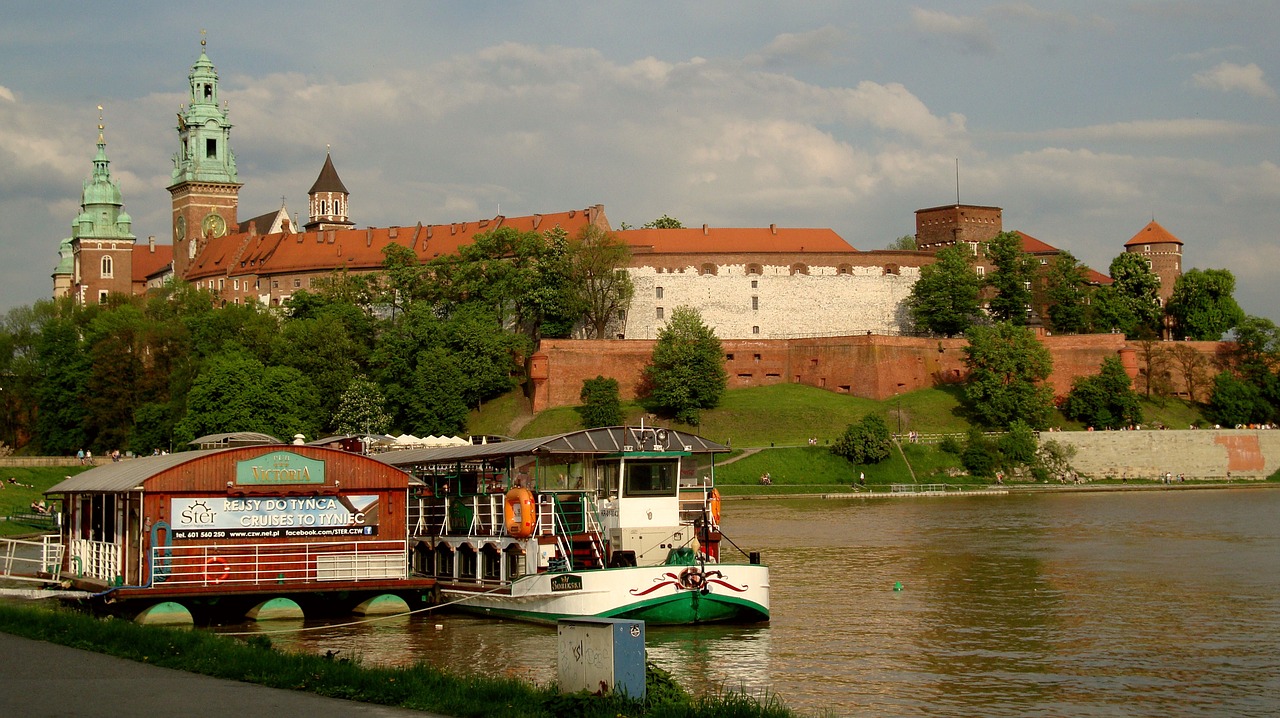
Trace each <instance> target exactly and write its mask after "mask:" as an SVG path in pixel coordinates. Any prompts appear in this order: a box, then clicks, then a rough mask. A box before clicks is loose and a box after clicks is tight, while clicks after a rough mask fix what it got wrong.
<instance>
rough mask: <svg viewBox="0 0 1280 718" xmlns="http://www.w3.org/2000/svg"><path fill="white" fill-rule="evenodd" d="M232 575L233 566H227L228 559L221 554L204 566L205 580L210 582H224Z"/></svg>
mask: <svg viewBox="0 0 1280 718" xmlns="http://www.w3.org/2000/svg"><path fill="white" fill-rule="evenodd" d="M230 575H231V568H230V567H229V566H227V560H226V559H225V558H223V557H221V556H214V557H213V558H211V559H209V562H208V563H206V564H205V566H204V580H205V581H207V582H209V583H214V584H217V583H222V582H223V581H225V580H227V577H228V576H230Z"/></svg>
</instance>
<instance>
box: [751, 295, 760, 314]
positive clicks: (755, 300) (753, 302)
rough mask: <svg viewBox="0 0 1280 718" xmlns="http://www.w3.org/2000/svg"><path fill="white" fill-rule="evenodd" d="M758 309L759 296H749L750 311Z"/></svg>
mask: <svg viewBox="0 0 1280 718" xmlns="http://www.w3.org/2000/svg"><path fill="white" fill-rule="evenodd" d="M759 309H760V297H752V298H751V310H752V311H757V310H759Z"/></svg>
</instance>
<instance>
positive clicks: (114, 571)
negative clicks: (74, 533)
mask: <svg viewBox="0 0 1280 718" xmlns="http://www.w3.org/2000/svg"><path fill="white" fill-rule="evenodd" d="M68 549H69V551H68V554H67V555H68V556H69V557H70V561H71V568H72V569H73V570H74V571H75V573H76V578H92V579H95V580H98V581H106V582H108V583H110V582H114V581H116V580H117V579H118V578H119V577H120V575H121V572H120V545H119V544H115V543H112V542H110V541H91V540H89V539H71V543H70V545H69V546H68Z"/></svg>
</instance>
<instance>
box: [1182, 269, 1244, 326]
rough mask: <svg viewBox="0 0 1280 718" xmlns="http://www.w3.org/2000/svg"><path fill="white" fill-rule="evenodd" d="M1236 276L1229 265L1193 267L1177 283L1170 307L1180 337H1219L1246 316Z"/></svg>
mask: <svg viewBox="0 0 1280 718" xmlns="http://www.w3.org/2000/svg"><path fill="white" fill-rule="evenodd" d="M1235 291H1236V278H1235V275H1233V274H1232V273H1231V272H1229V271H1227V270H1225V269H1192V270H1189V271H1187V272H1186V273H1185V274H1183V275H1182V276H1180V277H1178V281H1177V282H1175V283H1174V285H1173V296H1172V297H1170V298H1169V306H1168V307H1167V311H1168V313H1169V315H1170V316H1172V317H1173V318H1174V333H1175V335H1176V336H1177V337H1178V338H1179V339H1194V340H1197V341H1218V340H1219V339H1222V335H1223V334H1226V333H1227V332H1229V331H1231V330H1232V329H1234V328H1235V327H1236V325H1237V324H1239V323H1240V321H1241V320H1243V319H1244V311H1243V310H1241V309H1240V305H1239V304H1236V300H1235V297H1234V296H1233V295H1234V294H1235Z"/></svg>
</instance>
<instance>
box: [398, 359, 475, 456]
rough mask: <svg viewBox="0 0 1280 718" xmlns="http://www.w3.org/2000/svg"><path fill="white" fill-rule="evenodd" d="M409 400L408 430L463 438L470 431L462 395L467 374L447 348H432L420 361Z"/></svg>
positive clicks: (465, 403) (420, 433)
mask: <svg viewBox="0 0 1280 718" xmlns="http://www.w3.org/2000/svg"><path fill="white" fill-rule="evenodd" d="M416 364H417V367H416V368H415V369H414V372H413V377H412V383H411V385H410V386H411V388H412V390H413V395H412V396H410V397H409V402H408V412H407V415H406V417H405V418H406V421H407V422H408V425H407V428H408V429H409V430H410V431H411V432H413V433H416V434H419V435H423V434H437V435H449V434H460V433H462V432H463V431H466V428H467V400H466V397H465V396H464V395H463V392H462V391H461V388H462V383H463V382H462V379H463V372H462V369H461V367H459V366H458V362H457V361H456V359H455V357H454V355H453V354H451V353H449V352H448V351H446V350H445V349H444V347H438V346H436V347H430V348H429V349H427V350H425V351H423V352H422V353H421V354H420V355H419V356H418V357H417V362H416Z"/></svg>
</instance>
